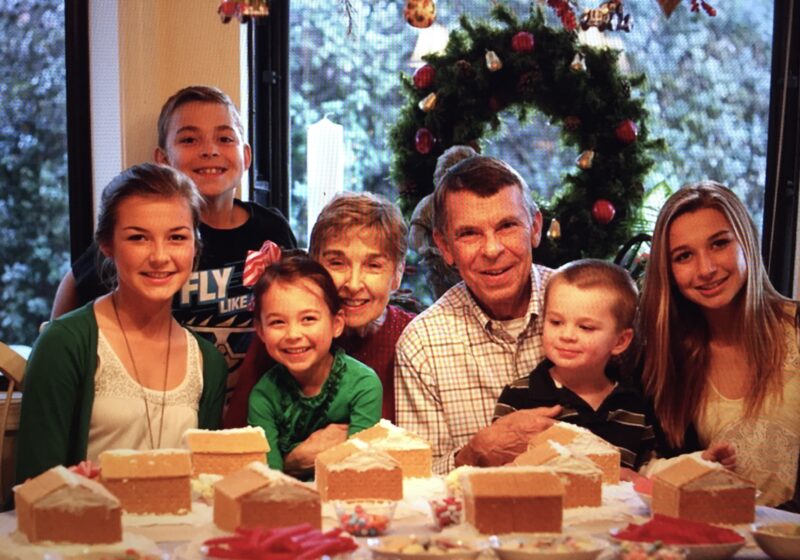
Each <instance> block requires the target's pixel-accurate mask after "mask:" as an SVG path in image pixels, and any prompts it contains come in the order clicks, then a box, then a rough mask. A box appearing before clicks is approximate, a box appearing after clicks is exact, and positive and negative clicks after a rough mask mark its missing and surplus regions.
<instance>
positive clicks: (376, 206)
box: [308, 192, 408, 265]
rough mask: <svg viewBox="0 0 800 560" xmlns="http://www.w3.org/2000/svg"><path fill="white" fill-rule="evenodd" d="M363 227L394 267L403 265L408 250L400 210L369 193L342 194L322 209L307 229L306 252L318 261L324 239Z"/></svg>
mask: <svg viewBox="0 0 800 560" xmlns="http://www.w3.org/2000/svg"><path fill="white" fill-rule="evenodd" d="M356 228H359V229H360V228H366V229H368V230H370V231H371V232H373V234H374V239H375V240H376V242H377V243H378V244H379V246H380V247H381V249H382V250H383V251H385V252H386V254H387V255H388V256H389V257H390V258H391V259H392V260H393V261H394V263H395V264H396V265H400V264H401V263H403V262H405V259H406V251H407V250H408V226H406V223H405V221H404V220H403V215H402V214H401V213H400V210H399V209H398V208H397V206H395V205H394V204H392V203H391V202H389V201H388V200H386V199H385V198H383V197H382V196H378V195H375V194H372V193H368V192H363V193H355V192H343V193H339V194H337V195H336V196H334V197H333V199H331V201H330V202H328V204H326V205H325V207H324V208H323V209H322V211H321V212H320V213H319V216H318V217H317V221H316V223H315V224H314V227H313V229H312V230H311V239H310V241H309V247H308V249H309V253H310V254H311V256H312V257H314V258H315V259H319V258H320V256H321V255H322V251H323V249H324V246H325V242H326V240H328V239H330V238H332V237H336V236H339V235H342V234H343V233H345V232H346V231H347V230H352V229H356Z"/></svg>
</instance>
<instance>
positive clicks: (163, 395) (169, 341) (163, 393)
mask: <svg viewBox="0 0 800 560" xmlns="http://www.w3.org/2000/svg"><path fill="white" fill-rule="evenodd" d="M116 295H117V294H116V292H111V305H112V306H113V307H114V315H115V316H116V318H117V325H119V330H120V331H122V338H123V339H125V348H127V349H128V358H130V360H131V364H132V365H133V374H134V376H136V382H137V383H138V384H139V387H140V388H141V389H142V400H144V412H145V414H146V416H147V433H148V435H149V436H150V449H161V434H162V433H163V431H164V409H165V408H166V400H167V378H168V377H169V354H170V350H171V349H172V322H173V321H172V317H170V318H169V330H168V331H167V365H166V367H165V368H164V386H163V387H162V388H161V419H160V420H159V425H158V447H156V445H155V441H154V438H153V424H152V422H151V420H150V406H149V405H148V404H147V391H145V388H144V385H142V381H141V379H139V370H138V368H137V367H136V361H135V360H134V359H133V352H131V345H130V343H129V342H128V335H127V334H126V333H125V329H124V328H122V321H120V320H119V311H118V310H117V298H116Z"/></svg>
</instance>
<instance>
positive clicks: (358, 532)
mask: <svg viewBox="0 0 800 560" xmlns="http://www.w3.org/2000/svg"><path fill="white" fill-rule="evenodd" d="M339 522H340V523H341V525H342V529H344V530H345V531H347V532H348V533H350V534H351V535H353V536H355V537H376V536H378V535H382V534H383V533H385V532H386V529H388V528H389V517H388V516H386V515H382V514H379V513H374V514H373V513H368V512H367V511H366V510H365V509H364V508H363V507H361V506H360V505H358V506H356V507H355V509H354V510H353V513H343V514H342V515H341V516H340V517H339Z"/></svg>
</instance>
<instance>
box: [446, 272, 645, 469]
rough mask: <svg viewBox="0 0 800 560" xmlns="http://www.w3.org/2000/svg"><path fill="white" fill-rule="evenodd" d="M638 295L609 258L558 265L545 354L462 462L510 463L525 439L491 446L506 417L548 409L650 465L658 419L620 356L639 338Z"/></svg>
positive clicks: (548, 294) (508, 393)
mask: <svg viewBox="0 0 800 560" xmlns="http://www.w3.org/2000/svg"><path fill="white" fill-rule="evenodd" d="M637 300H638V290H637V288H636V284H635V283H634V282H633V280H632V279H631V277H630V275H629V274H628V273H627V271H625V269H623V268H621V267H619V266H617V265H614V264H611V263H609V262H606V261H601V260H597V259H583V260H578V261H574V262H571V263H568V264H566V265H564V266H562V267H561V268H559V269H558V270H556V271H555V272H554V273H553V275H552V276H551V278H550V280H549V282H548V284H547V288H546V290H545V300H544V301H545V303H544V331H543V334H542V342H543V345H544V351H545V356H546V359H545V360H543V361H542V362H541V363H540V364H539V365H538V366H537V367H536V368H535V369H534V370H533V372H531V373H530V374H529V375H526V376H524V377H521V378H519V379H517V380H515V381H513V382H512V383H511V384H510V385H507V386H506V387H505V388H504V389H503V392H502V393H501V395H500V398H499V399H498V401H497V405H496V407H495V414H494V419H493V424H492V425H491V426H489V427H487V428H484V430H485V431H486V432H487V433H486V434H481V432H478V434H476V436H475V437H474V438H473V439H472V440H471V441H470V443H469V444H468V445H467V446H466V447H465V448H464V449H463V450H462V451H461V453H459V455H458V459H459V460H458V461H457V462H458V463H460V464H474V465H480V466H486V465H489V464H502V463H504V462H507V460H511V459H512V458H513V455H514V454H515V453H516V452H521V451H524V448H521V449H512V448H513V447H515V446H518V445H522V446H524V445H525V442H524V441H517V440H518V439H520V438H518V437H516V436H513V434H509V435H508V437H506V438H502V437H501V440H500V441H503V440H505V441H508V442H509V446H508V449H502V450H501V449H497V446H496V445H495V448H494V449H491V450H490V449H489V448H488V445H487V444H488V443H489V442H490V441H494V442H495V444H496V442H497V441H498V440H497V436H498V435H499V434H501V433H502V431H503V429H502V426H503V425H504V421H503V419H502V417H504V416H506V415H508V414H511V413H513V412H517V411H520V410H523V409H534V408H541V407H549V411H548V413H547V416H549V417H550V418H555V420H560V421H563V422H570V423H572V424H576V425H578V426H582V427H584V428H587V429H588V430H590V431H592V432H593V433H594V434H596V435H598V436H600V437H601V438H603V439H605V440H606V441H608V442H609V443H611V444H613V445H615V446H616V447H618V448H619V450H620V453H621V458H622V466H623V467H628V468H631V469H637V468H639V467H640V466H641V465H642V464H644V463H646V462H647V461H648V460H649V459H650V458H651V455H652V452H653V448H654V445H655V438H654V434H653V427H652V422H651V421H650V417H649V415H648V414H647V413H646V410H647V407H646V403H645V400H644V398H643V397H642V394H641V393H640V392H639V390H638V389H637V388H636V387H635V386H634V384H633V383H630V382H628V379H627V375H626V374H627V373H628V372H626V371H623V370H624V369H625V368H624V367H623V359H622V358H623V355H624V354H625V353H626V351H627V350H628V349H629V347H630V345H631V342H632V341H633V339H634V335H633V323H634V319H635V315H636V306H637ZM531 412H533V411H531ZM547 420H548V422H552V420H549V418H548V419H547ZM509 425H510V426H513V425H512V424H509ZM498 428H500V429H499V430H498ZM484 430H482V431H484ZM523 439H524V438H523Z"/></svg>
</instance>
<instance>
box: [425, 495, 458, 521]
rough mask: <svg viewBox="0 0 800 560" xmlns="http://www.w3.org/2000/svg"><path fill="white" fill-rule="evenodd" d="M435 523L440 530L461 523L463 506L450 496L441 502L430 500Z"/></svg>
mask: <svg viewBox="0 0 800 560" xmlns="http://www.w3.org/2000/svg"><path fill="white" fill-rule="evenodd" d="M430 506H431V513H432V514H433V521H434V522H435V523H436V526H437V527H438V528H439V529H444V528H445V527H449V526H451V525H457V524H458V523H461V510H462V509H463V505H462V504H461V501H460V500H459V499H458V498H455V497H453V496H448V497H447V498H443V499H440V500H437V499H432V500H430Z"/></svg>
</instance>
